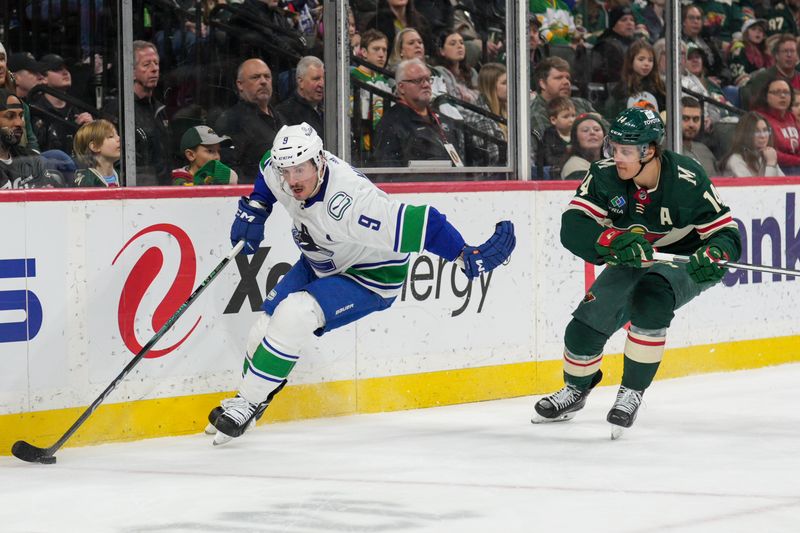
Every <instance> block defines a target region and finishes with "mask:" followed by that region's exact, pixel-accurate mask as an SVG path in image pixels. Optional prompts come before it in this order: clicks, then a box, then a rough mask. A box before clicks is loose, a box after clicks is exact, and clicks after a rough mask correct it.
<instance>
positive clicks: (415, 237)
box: [259, 151, 428, 298]
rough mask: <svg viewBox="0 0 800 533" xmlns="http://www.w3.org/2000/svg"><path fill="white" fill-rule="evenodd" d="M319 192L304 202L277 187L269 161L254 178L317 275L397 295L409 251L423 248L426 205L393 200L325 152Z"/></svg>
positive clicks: (277, 179) (278, 179) (278, 181)
mask: <svg viewBox="0 0 800 533" xmlns="http://www.w3.org/2000/svg"><path fill="white" fill-rule="evenodd" d="M324 154H325V158H326V160H327V162H328V165H327V170H326V175H325V179H324V181H323V183H322V187H321V188H320V191H319V192H318V193H317V194H315V195H314V196H313V197H312V198H310V199H309V200H306V201H305V202H301V201H298V200H296V199H295V198H294V196H292V194H291V192H290V191H289V190H288V187H287V189H286V190H284V188H283V187H282V183H283V180H282V179H281V177H280V175H279V174H278V171H277V169H276V168H274V167H273V166H272V164H271V162H270V160H269V159H267V158H265V160H263V161H262V163H261V169H260V170H261V172H260V177H259V179H263V180H264V182H265V183H266V184H267V187H268V188H269V190H270V192H272V194H273V195H274V196H275V198H276V199H277V200H278V202H280V204H281V205H283V207H284V208H286V211H288V212H289V216H290V217H291V218H292V222H293V225H294V227H293V228H292V236H293V237H294V241H295V243H296V244H297V246H298V247H299V248H300V251H301V252H302V254H303V255H304V256H305V258H306V259H307V260H308V262H309V263H310V264H311V266H312V268H313V269H314V272H316V273H317V274H318V275H319V276H320V277H325V276H332V275H334V274H341V275H344V276H347V277H349V278H351V279H353V280H354V281H356V282H357V283H359V284H360V285H362V286H364V287H366V288H367V289H369V290H371V291H373V292H375V293H377V294H379V295H381V296H382V297H384V298H391V297H393V296H397V294H398V293H399V291H400V289H401V288H402V287H403V283H404V281H405V278H406V274H407V273H408V264H409V252H419V251H421V250H422V248H423V246H424V244H425V230H426V226H427V218H428V207H427V206H419V207H418V206H411V205H406V204H402V203H400V202H397V201H395V200H393V199H392V198H390V197H389V195H388V194H386V193H385V192H383V191H381V190H380V189H378V188H377V187H376V186H375V185H374V184H373V183H372V182H371V181H369V179H368V178H367V177H366V176H364V175H363V174H362V173H360V172H359V171H357V170H356V169H355V168H353V167H352V166H350V165H349V164H348V163H346V162H344V161H342V160H341V159H339V158H337V157H336V156H334V155H333V154H331V153H329V152H327V151H326V152H324Z"/></svg>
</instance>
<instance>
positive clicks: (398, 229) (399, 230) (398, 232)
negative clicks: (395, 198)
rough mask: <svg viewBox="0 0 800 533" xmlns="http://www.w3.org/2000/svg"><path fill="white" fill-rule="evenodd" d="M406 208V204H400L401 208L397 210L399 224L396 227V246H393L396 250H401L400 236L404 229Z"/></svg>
mask: <svg viewBox="0 0 800 533" xmlns="http://www.w3.org/2000/svg"><path fill="white" fill-rule="evenodd" d="M405 210H406V204H400V208H399V209H398V210H397V224H396V225H395V228H394V247H393V248H392V251H394V252H399V251H400V236H401V235H402V230H403V213H405Z"/></svg>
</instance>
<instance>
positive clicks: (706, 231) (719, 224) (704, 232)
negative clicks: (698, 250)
mask: <svg viewBox="0 0 800 533" xmlns="http://www.w3.org/2000/svg"><path fill="white" fill-rule="evenodd" d="M725 227H732V228H736V227H738V226H737V225H736V222H735V221H734V220H733V217H731V216H730V215H728V214H726V215H723V216H721V217H720V218H718V219H716V220H714V221H711V222H709V223H708V224H698V225H697V226H696V228H697V233H699V234H700V238H701V239H707V238H708V237H710V236H711V235H712V234H713V233H716V232H717V231H719V230H721V229H722V228H725Z"/></svg>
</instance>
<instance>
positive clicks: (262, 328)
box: [245, 311, 271, 357]
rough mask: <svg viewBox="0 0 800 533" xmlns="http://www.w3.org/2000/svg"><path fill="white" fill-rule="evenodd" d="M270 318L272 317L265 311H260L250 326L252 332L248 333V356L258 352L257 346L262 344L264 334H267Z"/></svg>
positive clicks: (246, 347)
mask: <svg viewBox="0 0 800 533" xmlns="http://www.w3.org/2000/svg"><path fill="white" fill-rule="evenodd" d="M270 319H271V317H270V316H269V315H268V314H267V313H265V312H263V311H261V312H260V313H258V318H257V319H256V321H255V322H254V323H253V325H252V327H250V333H248V334H247V345H246V346H245V349H246V350H247V356H248V357H253V354H254V353H256V348H258V345H259V344H261V340H262V339H263V338H264V335H266V334H267V326H269V323H270Z"/></svg>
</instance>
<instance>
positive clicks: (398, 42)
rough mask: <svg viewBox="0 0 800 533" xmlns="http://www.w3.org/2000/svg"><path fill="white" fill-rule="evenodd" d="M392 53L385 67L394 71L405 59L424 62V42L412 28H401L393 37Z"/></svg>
mask: <svg viewBox="0 0 800 533" xmlns="http://www.w3.org/2000/svg"><path fill="white" fill-rule="evenodd" d="M392 45H393V46H392V52H391V54H390V55H389V62H388V63H387V66H388V67H389V68H392V69H394V68H395V67H397V65H398V64H399V63H400V62H401V61H403V60H406V59H413V58H417V59H421V60H422V61H425V42H424V41H423V40H422V36H421V35H420V34H419V32H418V31H417V30H416V29H414V28H403V29H402V30H400V31H399V32H397V35H395V37H394V43H392Z"/></svg>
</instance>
